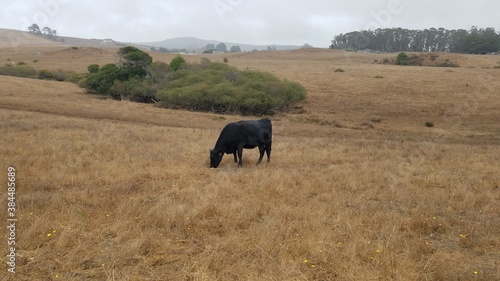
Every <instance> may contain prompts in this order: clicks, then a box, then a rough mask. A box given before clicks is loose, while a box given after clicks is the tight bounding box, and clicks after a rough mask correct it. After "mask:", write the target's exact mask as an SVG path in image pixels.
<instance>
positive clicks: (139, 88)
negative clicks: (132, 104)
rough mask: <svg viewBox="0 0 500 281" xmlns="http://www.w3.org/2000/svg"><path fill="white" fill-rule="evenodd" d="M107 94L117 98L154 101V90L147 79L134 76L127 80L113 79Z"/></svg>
mask: <svg viewBox="0 0 500 281" xmlns="http://www.w3.org/2000/svg"><path fill="white" fill-rule="evenodd" d="M108 95H109V96H110V97H112V98H115V99H119V100H123V99H125V100H130V101H136V102H146V103H149V102H152V101H154V95H155V92H154V90H153V88H152V87H151V84H150V83H149V82H148V81H147V80H142V79H140V78H139V77H137V76H136V77H133V78H131V79H130V80H127V81H120V80H115V81H114V83H113V86H111V87H110V89H109V92H108Z"/></svg>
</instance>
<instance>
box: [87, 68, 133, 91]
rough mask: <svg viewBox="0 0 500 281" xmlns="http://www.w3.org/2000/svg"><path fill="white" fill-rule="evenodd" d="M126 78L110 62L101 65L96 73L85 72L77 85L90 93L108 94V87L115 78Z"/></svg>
mask: <svg viewBox="0 0 500 281" xmlns="http://www.w3.org/2000/svg"><path fill="white" fill-rule="evenodd" d="M127 79H128V76H127V74H126V73H124V72H123V71H122V70H121V69H120V68H118V66H116V65H115V64H112V63H110V64H106V65H104V66H103V67H101V68H100V69H99V71H98V72H96V73H89V74H87V75H86V76H85V77H84V78H82V79H81V80H80V82H79V83H78V85H79V86H80V87H82V88H84V89H85V90H86V91H87V92H88V93H91V94H101V95H109V89H110V88H111V86H113V84H114V82H115V80H119V81H125V80H127Z"/></svg>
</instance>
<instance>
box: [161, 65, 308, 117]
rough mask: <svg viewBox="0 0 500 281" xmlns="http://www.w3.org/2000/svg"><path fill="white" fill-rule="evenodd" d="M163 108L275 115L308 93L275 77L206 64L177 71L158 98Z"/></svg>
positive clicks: (296, 85) (291, 83) (293, 83)
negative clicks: (277, 111) (274, 113)
mask: <svg viewBox="0 0 500 281" xmlns="http://www.w3.org/2000/svg"><path fill="white" fill-rule="evenodd" d="M158 96H159V98H160V99H161V103H160V105H161V106H164V107H168V108H185V109H189V110H196V111H211V112H216V113H223V114H224V113H235V114H253V115H261V114H271V113H273V112H274V111H276V110H285V109H288V108H289V107H290V106H291V105H292V104H294V103H296V102H299V101H301V100H304V99H305V97H306V93H305V89H304V88H303V87H302V86H301V85H300V84H298V83H295V82H291V81H286V80H285V81H282V80H280V79H278V78H277V77H276V76H274V75H273V74H271V73H266V72H259V71H250V70H244V71H240V70H238V69H236V68H234V67H231V66H228V65H227V64H223V63H216V62H214V63H211V62H210V61H208V60H203V61H202V62H201V63H200V64H196V65H187V66H186V69H181V70H178V71H176V72H175V73H174V74H173V75H172V78H171V80H170V81H169V83H168V84H167V86H166V87H165V88H164V89H163V90H162V91H160V93H159V94H158Z"/></svg>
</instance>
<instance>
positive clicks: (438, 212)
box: [0, 46, 500, 280]
mask: <svg viewBox="0 0 500 281" xmlns="http://www.w3.org/2000/svg"><path fill="white" fill-rule="evenodd" d="M114 53H116V49H98V48H83V47H82V48H78V49H72V48H70V47H68V46H21V47H18V48H17V49H12V48H7V47H5V48H0V60H3V62H5V63H8V61H7V58H9V59H10V60H11V61H25V62H27V63H28V64H29V65H31V66H33V67H35V68H36V69H49V70H57V69H63V70H74V71H79V72H83V71H85V70H86V66H87V65H88V64H91V63H99V64H101V65H102V64H104V63H108V62H115V59H116V57H115V56H114ZM33 54H36V56H37V60H38V62H36V63H32V60H33V59H32V58H33V56H34V55H33ZM152 56H153V58H154V59H155V60H163V61H166V62H169V61H170V60H171V58H172V57H173V56H171V55H167V54H157V53H152ZM389 56H393V57H395V56H396V54H354V53H344V52H339V51H331V50H317V49H313V50H300V51H287V52H258V53H242V54H227V55H210V56H208V58H209V59H211V60H213V61H222V60H223V58H224V57H227V58H228V61H229V64H231V65H234V66H237V67H238V68H241V69H244V68H250V69H258V70H265V71H270V72H272V73H274V74H276V75H278V76H279V77H281V78H286V79H289V80H293V81H299V82H300V83H302V84H303V85H304V86H305V87H306V89H307V90H308V95H309V96H308V99H307V100H306V101H305V102H303V103H302V104H301V107H300V108H296V109H293V110H291V111H290V112H289V113H286V114H279V115H275V116H271V119H272V120H273V127H274V144H273V151H272V155H271V163H270V164H263V165H260V166H255V165H254V163H255V162H256V161H257V158H258V152H257V151H256V150H245V151H244V153H243V157H244V164H243V165H244V166H243V168H240V169H238V168H237V167H236V165H235V164H234V163H232V156H230V155H229V156H226V157H225V158H224V159H223V161H222V163H221V166H220V168H218V169H215V170H210V169H209V168H208V149H209V148H212V147H213V145H214V143H215V140H216V139H217V137H218V134H219V132H220V130H221V128H222V127H223V126H224V125H225V124H226V123H227V122H231V121H235V120H239V119H244V118H248V117H241V116H221V115H215V114H209V113H196V112H188V111H175V110H167V109H160V108H155V107H154V106H152V105H144V104H136V103H131V102H124V101H122V102H118V101H112V100H102V99H99V98H97V97H96V96H92V95H86V94H84V93H83V91H82V90H81V89H79V88H78V87H77V86H75V85H73V84H69V83H62V82H53V81H41V80H34V79H22V78H14V77H3V76H0V84H1V85H2V90H1V91H0V100H1V102H0V120H1V121H0V132H1V134H0V140H1V143H2V145H1V146H0V159H1V165H2V170H3V171H4V176H1V177H0V182H2V185H3V186H6V182H7V179H6V177H7V176H6V170H7V167H8V166H9V165H14V166H15V167H16V169H17V171H18V173H17V186H18V188H17V194H16V203H17V205H18V210H17V212H16V214H17V217H18V221H17V233H16V243H17V263H16V271H17V273H16V274H15V275H12V274H9V273H8V272H7V266H6V265H5V264H4V266H3V267H2V268H3V269H2V272H0V276H1V277H2V279H3V280H90V279H93V280H498V279H500V271H499V269H498V268H499V266H500V250H499V248H500V191H499V188H498V186H499V184H500V175H499V172H498V171H499V170H500V164H499V163H500V153H499V152H500V149H499V148H500V122H499V121H500V96H499V95H500V94H499V93H500V82H498V81H500V79H498V78H499V77H500V72H499V71H498V70H497V69H493V67H494V66H495V65H497V64H498V62H499V61H500V59H499V58H498V57H496V56H467V55H452V54H440V56H439V58H440V59H443V60H444V59H446V58H448V59H450V60H451V61H457V63H458V64H459V65H460V66H461V67H460V68H453V69H448V68H439V67H401V66H392V65H381V64H378V63H374V60H378V61H381V60H383V58H385V57H389ZM186 59H187V60H188V61H199V59H200V56H186ZM337 68H342V69H343V70H344V71H345V72H335V69H337ZM375 76H382V78H375ZM425 122H432V123H433V124H434V127H432V128H429V127H426V126H424V124H425ZM1 202H4V203H2V205H3V206H6V205H7V195H6V193H5V195H4V197H3V198H2V199H1ZM4 209H5V208H4ZM0 219H1V220H3V221H4V222H5V221H6V219H7V214H6V212H5V211H3V212H1V213H0ZM1 233H3V234H2V236H3V237H7V235H8V234H7V231H6V230H3V231H2V232H1ZM49 234H50V235H49ZM2 244H3V245H4V246H3V247H2V248H1V249H0V250H1V252H2V253H3V254H2V255H3V257H4V258H3V259H6V258H5V256H6V254H7V250H8V247H7V244H6V243H2Z"/></svg>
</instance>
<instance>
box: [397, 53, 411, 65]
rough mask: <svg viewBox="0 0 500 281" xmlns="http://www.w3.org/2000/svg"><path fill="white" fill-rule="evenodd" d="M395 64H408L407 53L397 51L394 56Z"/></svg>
mask: <svg viewBox="0 0 500 281" xmlns="http://www.w3.org/2000/svg"><path fill="white" fill-rule="evenodd" d="M396 64H399V65H408V64H409V61H408V55H407V54H406V53H405V52H401V53H399V54H398V56H397V57H396Z"/></svg>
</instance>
